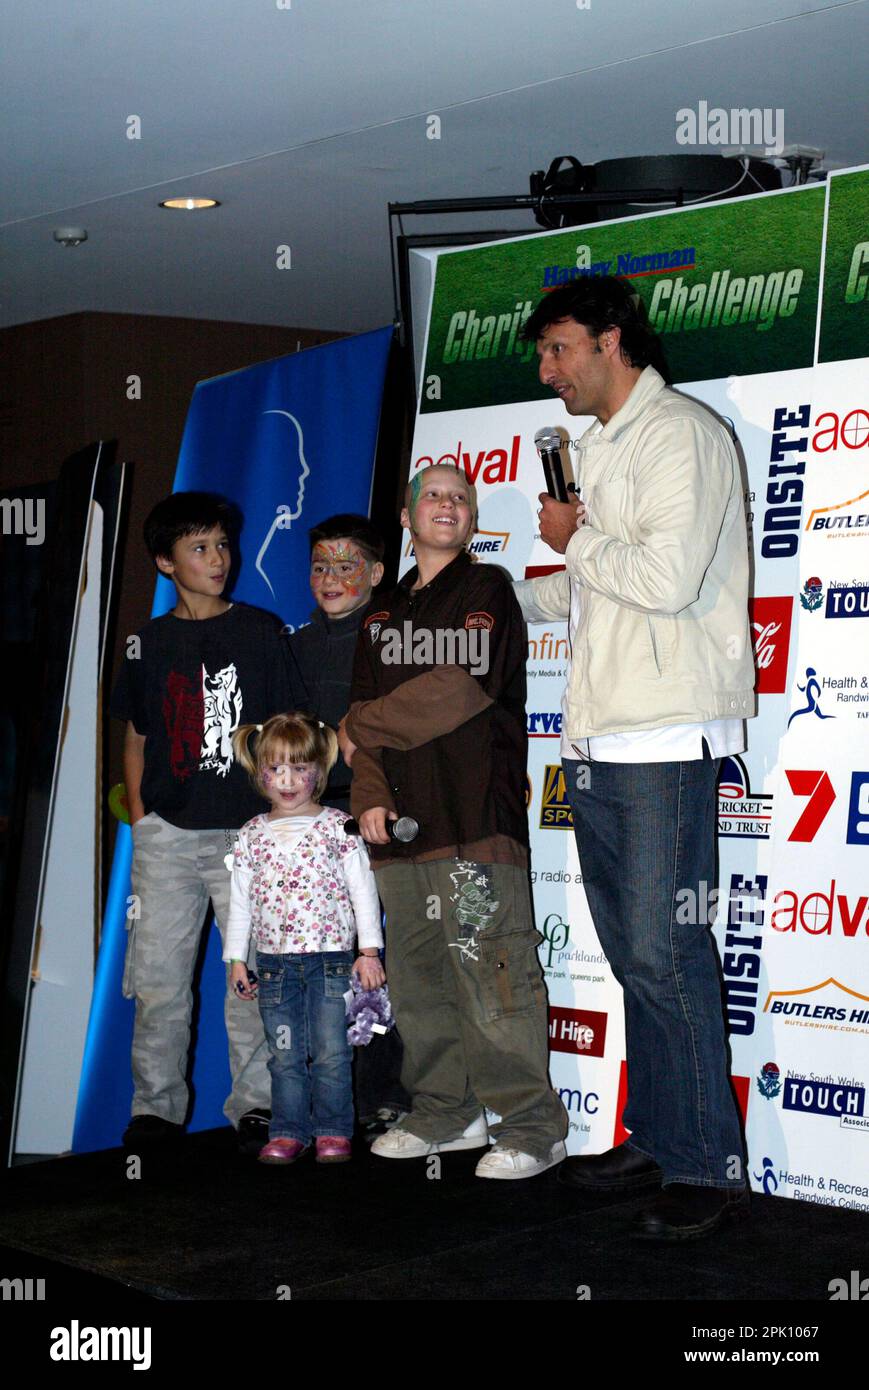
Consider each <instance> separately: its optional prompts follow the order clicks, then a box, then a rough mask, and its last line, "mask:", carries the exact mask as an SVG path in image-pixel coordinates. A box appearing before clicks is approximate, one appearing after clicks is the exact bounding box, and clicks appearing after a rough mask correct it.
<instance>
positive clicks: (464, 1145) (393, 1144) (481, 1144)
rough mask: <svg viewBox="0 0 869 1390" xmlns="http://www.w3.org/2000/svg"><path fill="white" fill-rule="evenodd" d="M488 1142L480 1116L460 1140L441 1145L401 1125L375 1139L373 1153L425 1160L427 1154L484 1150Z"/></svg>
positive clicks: (463, 1133) (380, 1155)
mask: <svg viewBox="0 0 869 1390" xmlns="http://www.w3.org/2000/svg"><path fill="white" fill-rule="evenodd" d="M488 1142H489V1131H488V1129H487V1127H486V1117H485V1115H478V1116H477V1118H476V1120H472V1121H471V1123H470V1124H469V1125H468V1127H467V1129H465V1130H463V1132H462V1133H461V1134H460V1135H459V1138H458V1139H443V1140H441V1141H440V1143H433V1142H431V1141H429V1140H428V1139H420V1137H419V1135H417V1134H412V1133H411V1132H410V1130H409V1129H404V1128H402V1126H400V1125H399V1126H398V1128H397V1129H390V1130H389V1131H388V1132H387V1133H386V1134H381V1135H380V1136H379V1137H378V1138H377V1139H375V1141H374V1143H373V1144H372V1145H371V1152H372V1153H373V1154H377V1155H378V1156H379V1157H380V1158H425V1157H426V1155H427V1154H440V1153H448V1152H450V1151H451V1150H453V1149H483V1148H485V1147H486V1145H487V1144H488Z"/></svg>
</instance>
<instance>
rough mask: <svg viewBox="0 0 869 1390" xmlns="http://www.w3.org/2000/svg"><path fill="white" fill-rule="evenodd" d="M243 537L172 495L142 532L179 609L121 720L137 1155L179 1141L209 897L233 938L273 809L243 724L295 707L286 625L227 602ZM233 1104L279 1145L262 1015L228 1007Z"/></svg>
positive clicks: (208, 505)
mask: <svg viewBox="0 0 869 1390" xmlns="http://www.w3.org/2000/svg"><path fill="white" fill-rule="evenodd" d="M236 529H237V527H236V518H235V511H234V508H233V507H232V506H231V504H230V503H228V502H226V501H224V500H223V499H222V498H220V497H216V496H214V495H212V494H210V493H202V492H177V493H173V494H172V496H171V497H167V498H165V499H164V500H163V501H162V502H159V503H158V504H157V506H156V507H155V508H154V509H153V511H152V512H151V513H150V515H149V516H148V518H147V520H146V522H145V544H146V545H147V547H148V550H149V551H150V553H151V556H152V557H153V559H154V562H155V564H156V566H157V568H158V570H159V571H160V572H161V574H165V575H167V576H168V577H169V578H170V579H171V580H172V582H173V584H174V585H175V590H176V593H177V603H176V604H175V607H174V608H173V609H172V611H171V612H170V613H167V614H165V615H164V616H163V617H161V618H155V619H153V620H152V621H151V622H150V623H148V625H147V626H146V627H144V628H143V629H142V630H141V631H140V632H139V633H137V634H136V635H135V636H134V637H130V638H128V640H127V650H126V654H125V660H124V662H123V665H122V668H121V671H120V674H119V676H118V680H117V684H116V686H115V690H114V693H113V696H112V703H111V712H112V714H113V715H115V716H116V717H117V718H119V719H124V720H126V721H127V732H126V739H125V743H124V776H125V780H126V786H127V802H128V806H129V810H130V821H131V824H132V833H133V868H132V887H133V894H134V896H135V899H136V902H137V910H138V913H139V915H138V917H137V918H135V919H134V920H133V921H128V924H127V925H128V930H129V939H128V943H127V956H126V961H125V966H124V986H123V988H124V994H125V996H126V997H127V998H135V1000H136V1021H135V1028H134V1032H133V1050H132V1064H133V1081H134V1094H133V1106H132V1120H131V1122H130V1124H129V1126H128V1128H127V1130H126V1132H125V1134H124V1143H125V1144H126V1145H127V1147H129V1148H132V1147H141V1146H142V1145H146V1144H149V1143H156V1142H162V1141H164V1140H166V1139H169V1138H172V1137H176V1136H180V1134H181V1133H182V1128H183V1124H184V1120H185V1117H186V1113H187V1108H188V1101H189V1096H188V1089H187V1082H186V1075H187V1066H188V1050H189V1045H190V1015H191V1008H192V993H191V978H192V974H193V969H194V965H195V962H196V956H197V953H198V949H199V942H200V936H201V932H202V925H203V921H204V919H205V913H206V909H207V907H208V902H209V899H210V900H211V903H212V906H213V908H214V913H215V916H216V918H217V924H218V927H219V929H220V933H221V936H223V934H224V931H225V926H226V918H227V914H228V911H229V883H230V875H229V871H228V866H229V865H230V864H231V856H232V850H233V846H234V843H235V840H236V838H237V834H238V830H239V827H240V826H241V825H243V824H244V822H245V821H247V820H249V819H250V818H251V817H252V816H254V815H257V814H258V813H259V812H260V811H263V810H264V809H265V808H266V803H265V802H264V801H263V800H262V799H261V798H260V797H259V796H257V794H256V792H255V791H254V790H253V789H252V787H251V784H250V782H249V780H248V778H247V776H246V775H245V773H244V771H243V770H242V769H241V768H240V767H239V766H238V764H237V763H236V762H235V760H234V758H233V752H232V734H233V732H234V731H235V729H237V728H238V726H239V724H241V723H248V724H250V723H262V722H263V721H264V720H266V719H268V718H269V717H270V716H271V715H272V714H276V713H279V712H280V711H282V710H285V709H288V708H290V707H291V703H292V702H291V698H290V689H291V684H290V674H289V671H290V668H289V657H288V652H287V646H286V639H285V638H284V637H283V636H282V633H281V626H280V623H279V621H278V619H277V618H275V617H273V616H272V615H271V614H269V613H265V612H262V611H261V610H260V609H257V608H249V607H247V606H246V605H244V604H238V603H231V602H230V601H229V600H227V599H226V598H224V597H223V592H224V589H225V588H226V585H227V581H228V579H229V572H230V568H231V564H232V560H231V541H232V538H233V533H234V532H235V530H236ZM224 1017H225V1021H226V1031H227V1035H228V1039H229V1066H230V1072H231V1076H232V1090H231V1092H230V1095H229V1097H228V1098H227V1101H226V1104H225V1106H224V1113H225V1114H226V1116H227V1118H228V1119H229V1120H230V1121H231V1123H232V1124H233V1125H234V1126H235V1127H236V1129H237V1130H238V1136H239V1146H240V1147H241V1148H242V1150H243V1151H245V1152H253V1153H256V1152H258V1150H259V1148H260V1147H261V1145H262V1144H264V1143H265V1142H266V1140H267V1139H268V1120H269V1110H268V1106H269V1100H270V1081H269V1075H268V1071H267V1070H266V1063H267V1060H268V1049H267V1046H266V1042H265V1037H264V1035H263V1030H262V1023H261V1021H260V1014H259V1010H258V1009H256V1008H252V1007H251V1005H250V1003H249V1001H244V1000H242V999H240V998H238V997H237V996H235V995H232V994H230V992H229V990H228V989H227V995H226V1004H225V1010H224Z"/></svg>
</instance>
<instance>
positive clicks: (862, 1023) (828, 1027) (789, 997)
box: [763, 975, 869, 1036]
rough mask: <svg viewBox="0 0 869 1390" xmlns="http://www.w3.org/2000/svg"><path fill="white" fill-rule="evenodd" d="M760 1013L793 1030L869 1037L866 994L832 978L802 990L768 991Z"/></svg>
mask: <svg viewBox="0 0 869 1390" xmlns="http://www.w3.org/2000/svg"><path fill="white" fill-rule="evenodd" d="M763 1012H764V1013H765V1014H769V1015H770V1017H771V1018H780V1019H783V1020H784V1022H785V1023H787V1024H789V1025H791V1026H794V1027H802V1028H813V1029H815V1030H816V1031H817V1030H821V1031H824V1032H831V1031H832V1032H836V1033H851V1034H855V1033H862V1034H863V1035H864V1036H869V994H861V993H860V992H859V991H858V990H856V989H850V988H849V987H848V986H847V985H843V984H840V983H839V981H838V980H836V979H834V977H833V976H832V975H830V976H828V977H827V979H826V980H820V981H819V982H818V983H817V984H815V985H806V986H804V987H803V988H802V989H771V990H770V991H769V993H768V994H767V996H766V1003H765V1004H764V1006H763Z"/></svg>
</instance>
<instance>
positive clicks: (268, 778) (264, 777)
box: [260, 767, 275, 791]
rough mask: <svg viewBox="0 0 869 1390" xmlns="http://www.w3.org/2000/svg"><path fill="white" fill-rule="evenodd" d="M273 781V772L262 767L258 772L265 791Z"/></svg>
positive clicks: (272, 784)
mask: <svg viewBox="0 0 869 1390" xmlns="http://www.w3.org/2000/svg"><path fill="white" fill-rule="evenodd" d="M274 781H275V779H274V774H273V773H271V772H269V770H268V768H267V767H264V768H263V770H262V772H261V773H260V782H261V783H262V785H263V786H264V787H265V789H266V791H269V789H270V788H271V787H273V786H274Z"/></svg>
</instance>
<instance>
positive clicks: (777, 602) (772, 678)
mask: <svg viewBox="0 0 869 1390" xmlns="http://www.w3.org/2000/svg"><path fill="white" fill-rule="evenodd" d="M793 607H794V600H793V596H792V595H790V594H788V595H784V594H783V595H777V596H776V597H774V598H756V599H753V600H752V602H751V631H752V637H753V639H754V664H755V667H756V668H757V680H756V683H755V690H756V691H757V693H758V695H783V694H784V692H785V690H786V689H787V678H788V653H789V651H790V643H791V617H792V614H793Z"/></svg>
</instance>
